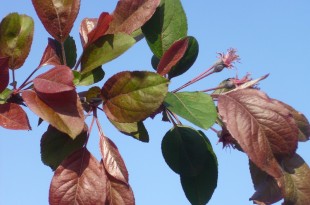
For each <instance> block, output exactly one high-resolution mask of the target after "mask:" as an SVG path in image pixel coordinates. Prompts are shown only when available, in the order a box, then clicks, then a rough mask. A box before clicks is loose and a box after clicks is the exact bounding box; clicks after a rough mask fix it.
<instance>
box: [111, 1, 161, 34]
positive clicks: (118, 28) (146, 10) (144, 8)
mask: <svg viewBox="0 0 310 205" xmlns="http://www.w3.org/2000/svg"><path fill="white" fill-rule="evenodd" d="M159 3H160V0H120V1H118V3H117V6H116V9H115V10H114V12H113V13H112V17H113V20H112V22H111V24H110V27H109V30H108V32H107V33H112V34H113V33H117V32H123V33H127V34H131V33H132V32H133V31H135V30H137V29H139V28H140V27H141V26H142V25H144V24H145V22H147V21H148V20H149V19H150V18H151V17H152V15H153V14H154V13H155V11H156V8H157V7H158V5H159Z"/></svg>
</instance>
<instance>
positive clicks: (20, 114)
mask: <svg viewBox="0 0 310 205" xmlns="http://www.w3.org/2000/svg"><path fill="white" fill-rule="evenodd" d="M0 126H1V127H3V128H6V129H11V130H31V127H30V124H29V120H28V117H27V114H26V112H25V111H24V110H23V109H22V108H21V107H20V106H19V105H17V104H15V103H5V104H0Z"/></svg>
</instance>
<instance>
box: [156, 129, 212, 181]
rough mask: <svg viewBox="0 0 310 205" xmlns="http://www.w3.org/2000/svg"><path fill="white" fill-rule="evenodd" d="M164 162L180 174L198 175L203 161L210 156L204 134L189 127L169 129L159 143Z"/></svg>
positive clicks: (203, 165)
mask: <svg viewBox="0 0 310 205" xmlns="http://www.w3.org/2000/svg"><path fill="white" fill-rule="evenodd" d="M161 148H162V154H163V156H164V159H165V161H166V163H167V164H168V165H169V167H170V168H171V169H172V170H173V171H174V172H176V173H178V174H180V175H182V176H189V177H191V176H198V175H199V174H200V173H201V172H203V170H204V168H205V163H207V160H208V159H210V158H212V157H211V155H212V153H211V151H210V150H209V149H210V145H209V144H207V143H206V140H205V135H202V134H201V133H200V132H199V131H197V130H194V129H193V128H191V127H186V126H180V125H178V126H175V127H173V128H172V129H171V130H169V131H168V132H167V133H166V134H165V136H164V138H163V140H162V144H161Z"/></svg>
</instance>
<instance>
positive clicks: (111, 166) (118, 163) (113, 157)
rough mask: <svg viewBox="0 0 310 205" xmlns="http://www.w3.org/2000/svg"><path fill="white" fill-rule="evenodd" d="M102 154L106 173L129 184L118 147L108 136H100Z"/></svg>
mask: <svg viewBox="0 0 310 205" xmlns="http://www.w3.org/2000/svg"><path fill="white" fill-rule="evenodd" d="M99 147H100V152H101V156H102V161H103V166H104V168H105V170H106V172H107V173H108V174H109V175H111V176H112V177H113V178H115V179H117V180H119V181H121V182H123V183H125V184H128V171H127V168H126V165H125V163H124V160H123V158H122V156H121V155H120V153H119V151H118V149H117V147H116V145H115V144H114V143H113V142H112V141H111V140H110V139H109V138H108V137H106V136H102V135H101V136H100V145H99Z"/></svg>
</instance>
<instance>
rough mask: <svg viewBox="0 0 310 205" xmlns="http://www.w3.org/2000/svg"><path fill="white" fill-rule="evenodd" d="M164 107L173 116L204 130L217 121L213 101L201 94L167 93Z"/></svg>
mask: <svg viewBox="0 0 310 205" xmlns="http://www.w3.org/2000/svg"><path fill="white" fill-rule="evenodd" d="M164 105H165V106H166V107H167V109H169V110H170V111H172V112H174V113H175V114H177V115H179V116H181V117H183V118H184V119H186V120H188V121H190V122H191V123H193V124H194V125H197V126H199V127H201V128H203V129H206V130H207V129H209V128H210V127H211V126H212V125H213V124H214V123H215V121H216V119H217V110H216V107H215V105H214V102H213V99H212V98H211V97H210V96H209V95H208V94H206V93H203V92H179V93H171V92H168V94H167V96H166V98H165V100H164Z"/></svg>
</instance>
